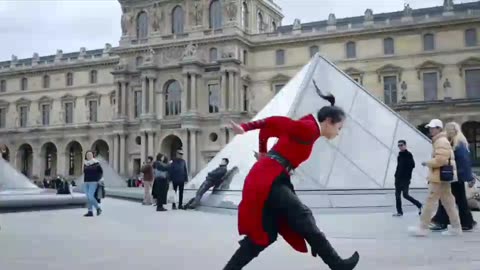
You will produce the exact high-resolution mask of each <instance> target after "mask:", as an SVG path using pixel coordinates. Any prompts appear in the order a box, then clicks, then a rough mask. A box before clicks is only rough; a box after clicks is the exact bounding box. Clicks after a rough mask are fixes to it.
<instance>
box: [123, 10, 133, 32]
mask: <svg viewBox="0 0 480 270" xmlns="http://www.w3.org/2000/svg"><path fill="white" fill-rule="evenodd" d="M122 12H123V14H122V19H121V26H122V34H123V35H124V36H125V35H128V34H129V32H130V29H131V27H132V25H133V22H134V18H135V17H134V15H133V14H131V13H130V10H129V9H127V8H122Z"/></svg>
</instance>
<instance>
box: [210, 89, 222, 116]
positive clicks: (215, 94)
mask: <svg viewBox="0 0 480 270" xmlns="http://www.w3.org/2000/svg"><path fill="white" fill-rule="evenodd" d="M219 108H220V87H219V85H218V84H217V83H216V84H209V85H208V112H209V113H218V111H219Z"/></svg>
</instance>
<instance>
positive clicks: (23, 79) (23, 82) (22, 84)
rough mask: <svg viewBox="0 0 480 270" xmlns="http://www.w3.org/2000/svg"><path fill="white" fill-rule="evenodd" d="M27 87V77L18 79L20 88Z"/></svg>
mask: <svg viewBox="0 0 480 270" xmlns="http://www.w3.org/2000/svg"><path fill="white" fill-rule="evenodd" d="M27 89H28V79H27V78H22V79H21V80H20V90H22V91H25V90H27Z"/></svg>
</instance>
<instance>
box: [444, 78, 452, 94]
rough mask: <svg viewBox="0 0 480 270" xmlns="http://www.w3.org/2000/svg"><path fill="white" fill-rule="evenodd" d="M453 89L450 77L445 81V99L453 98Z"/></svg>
mask: <svg viewBox="0 0 480 270" xmlns="http://www.w3.org/2000/svg"><path fill="white" fill-rule="evenodd" d="M451 89H452V84H451V83H450V81H449V80H448V78H447V79H446V80H445V82H444V83H443V91H444V97H445V99H450V98H451V95H450V93H451Z"/></svg>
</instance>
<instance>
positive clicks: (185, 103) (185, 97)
mask: <svg viewBox="0 0 480 270" xmlns="http://www.w3.org/2000/svg"><path fill="white" fill-rule="evenodd" d="M188 88H189V87H188V74H184V75H183V87H182V113H186V112H188V111H189V108H188V107H187V106H188Z"/></svg>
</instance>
